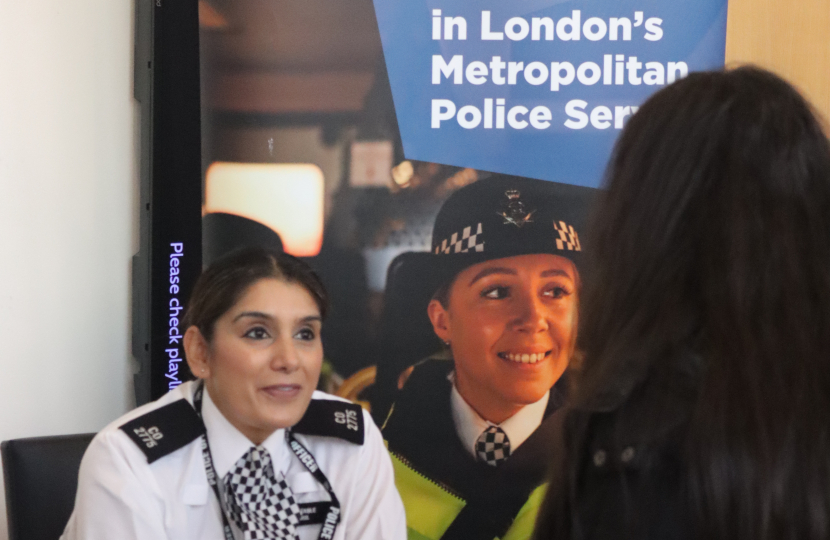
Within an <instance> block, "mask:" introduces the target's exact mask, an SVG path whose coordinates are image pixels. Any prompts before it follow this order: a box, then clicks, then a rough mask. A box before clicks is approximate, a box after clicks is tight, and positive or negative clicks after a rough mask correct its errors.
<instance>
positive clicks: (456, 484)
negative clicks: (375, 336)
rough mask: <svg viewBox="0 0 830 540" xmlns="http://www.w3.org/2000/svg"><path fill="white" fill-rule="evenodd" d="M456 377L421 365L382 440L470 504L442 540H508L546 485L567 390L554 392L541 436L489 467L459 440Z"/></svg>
mask: <svg viewBox="0 0 830 540" xmlns="http://www.w3.org/2000/svg"><path fill="white" fill-rule="evenodd" d="M452 369H453V363H452V362H451V361H446V360H427V361H425V362H422V363H421V364H418V365H417V367H416V368H415V370H414V371H413V372H412V375H411V376H410V377H409V379H408V380H407V382H406V385H405V386H404V388H403V390H402V391H401V392H400V395H399V396H398V398H397V399H396V401H395V404H394V406H393V408H392V412H391V413H390V416H389V418H388V419H387V421H386V423H385V425H384V427H383V436H384V438H385V439H386V441H387V442H388V444H389V450H390V452H393V453H395V454H396V455H398V456H399V457H401V458H402V459H403V460H405V461H406V462H407V463H408V464H409V465H411V466H412V468H414V469H415V470H416V471H418V472H419V473H421V474H422V475H424V476H426V477H427V478H429V479H431V480H432V481H434V482H436V483H438V484H439V485H441V486H442V487H444V488H445V489H447V490H448V491H450V492H451V493H454V494H456V495H458V496H459V497H460V498H462V499H464V500H465V501H466V502H467V504H466V506H465V507H464V509H463V510H462V511H461V513H460V514H459V515H458V517H457V518H456V519H455V521H454V522H453V524H452V525H451V526H450V528H449V529H448V530H447V532H446V533H445V534H444V536H443V540H450V539H459V540H460V539H463V540H492V539H493V538H494V537H496V536H498V537H500V536H502V534H503V533H504V532H505V531H506V530H507V529H508V528H509V527H510V524H511V523H512V521H513V518H515V516H516V514H517V513H518V511H519V510H520V509H521V507H522V505H524V503H525V502H526V501H527V498H528V496H529V495H530V493H531V492H532V491H533V490H534V489H536V488H537V487H539V486H540V485H541V484H543V483H544V482H545V480H546V477H547V474H546V473H547V469H548V463H549V452H550V448H551V445H552V444H553V439H554V438H555V437H556V428H557V425H556V423H555V422H554V416H553V414H552V413H553V412H554V411H555V410H557V409H558V408H559V407H561V405H562V404H563V402H564V387H565V382H564V381H562V382H561V383H557V385H556V386H555V387H554V389H553V390H552V391H551V397H550V400H549V401H548V407H547V409H546V410H545V419H544V420H543V421H542V424H541V425H540V426H539V427H538V428H537V429H536V431H535V432H534V433H533V434H532V435H531V436H530V437H529V438H528V439H527V440H526V441H525V442H524V443H523V444H522V445H521V446H519V448H518V449H516V450H515V451H514V452H513V453H511V455H510V458H509V459H508V460H507V461H506V462H505V463H504V464H502V465H500V466H499V467H491V466H489V465H486V464H484V463H480V462H478V461H476V460H475V459H474V458H473V457H472V456H471V455H470V454H469V453H468V452H467V451H466V450H465V449H464V447H463V446H462V444H461V441H460V440H459V438H458V434H457V433H456V430H455V425H454V423H453V419H452V410H451V404H450V394H451V391H452V383H451V382H450V381H449V380H448V379H447V375H448V374H449V372H450V371H451V370H452ZM494 533H495V534H494Z"/></svg>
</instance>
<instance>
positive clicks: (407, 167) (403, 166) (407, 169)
mask: <svg viewBox="0 0 830 540" xmlns="http://www.w3.org/2000/svg"><path fill="white" fill-rule="evenodd" d="M413 174H415V168H414V167H413V166H412V162H411V161H409V160H407V161H402V162H400V163H398V164H397V165H396V166H395V168H394V169H392V180H393V181H394V182H395V185H397V186H398V187H401V188H403V187H406V186H408V185H409V181H410V180H412V175H413Z"/></svg>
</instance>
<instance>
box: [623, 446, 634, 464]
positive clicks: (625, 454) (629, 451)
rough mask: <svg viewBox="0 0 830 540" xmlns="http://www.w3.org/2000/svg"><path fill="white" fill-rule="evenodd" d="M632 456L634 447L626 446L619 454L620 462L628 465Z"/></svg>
mask: <svg viewBox="0 0 830 540" xmlns="http://www.w3.org/2000/svg"><path fill="white" fill-rule="evenodd" d="M634 454H635V452H634V447H632V446H628V447H626V448H625V450H623V451H622V454H620V461H622V462H623V463H628V462H630V461H631V460H632V459H634Z"/></svg>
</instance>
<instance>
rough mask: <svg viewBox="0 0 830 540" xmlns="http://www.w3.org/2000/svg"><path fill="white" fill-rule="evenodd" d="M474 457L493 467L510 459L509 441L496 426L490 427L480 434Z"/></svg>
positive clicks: (505, 434)
mask: <svg viewBox="0 0 830 540" xmlns="http://www.w3.org/2000/svg"><path fill="white" fill-rule="evenodd" d="M476 455H478V459H479V461H483V462H485V463H486V464H487V465H491V466H493V467H495V466H496V465H501V464H502V463H504V462H505V461H507V458H509V457H510V439H508V438H507V433H505V432H504V430H503V429H502V428H500V427H498V426H490V427H488V428H487V429H485V430H484V431H482V432H481V435H479V436H478V440H477V441H476Z"/></svg>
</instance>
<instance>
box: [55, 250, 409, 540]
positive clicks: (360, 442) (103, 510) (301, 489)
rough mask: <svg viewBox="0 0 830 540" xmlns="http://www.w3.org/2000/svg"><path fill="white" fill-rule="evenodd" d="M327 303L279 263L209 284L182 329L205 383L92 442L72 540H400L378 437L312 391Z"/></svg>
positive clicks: (217, 268) (244, 254)
mask: <svg viewBox="0 0 830 540" xmlns="http://www.w3.org/2000/svg"><path fill="white" fill-rule="evenodd" d="M327 310H328V301H327V295H326V291H325V289H324V288H323V285H322V283H321V282H320V280H319V278H318V277H317V275H316V274H314V272H312V271H311V268H309V266H308V265H307V264H306V263H304V262H302V261H301V260H299V259H296V258H294V257H292V256H291V255H287V254H285V253H281V252H269V251H266V250H263V249H259V248H249V249H244V250H240V251H235V252H232V253H230V254H228V255H226V256H224V257H222V258H220V259H218V260H217V261H216V262H214V263H213V264H212V265H211V266H210V267H208V269H207V270H205V271H204V272H203V273H202V275H201V276H200V277H199V279H198V280H197V282H196V285H195V286H194V289H193V293H192V295H191V298H190V302H189V305H188V309H187V314H186V316H185V319H184V326H185V327H186V328H187V331H186V333H185V335H184V349H185V353H186V358H187V364H188V366H189V368H190V370H191V371H192V372H193V374H194V375H195V376H196V377H197V379H196V380H195V381H189V382H186V383H184V384H182V385H180V386H178V387H177V388H175V389H174V390H171V391H170V392H168V393H167V394H166V395H164V396H162V397H161V398H159V399H158V400H156V401H154V402H152V403H148V404H147V405H144V406H142V407H139V408H138V409H136V410H134V411H132V412H130V413H127V414H126V415H124V416H123V417H121V418H119V419H118V420H116V421H115V422H113V423H112V424H110V425H109V426H108V427H106V428H104V429H103V430H102V431H101V432H100V433H98V434H97V435H96V436H95V438H94V439H93V440H92V443H91V444H90V446H89V448H88V449H87V451H86V454H85V455H84V458H83V462H82V463H81V470H80V475H79V480H78V492H77V496H76V499H75V509H74V511H73V514H72V517H71V518H70V520H69V524H68V525H67V527H66V531H65V532H64V535H63V537H62V538H63V539H64V540H76V539H77V540H82V539H83V540H96V539H101V540H103V539H107V540H109V539H117V540H164V539H168V540H188V539H190V540H197V539H198V540H243V539H244V540H254V539H260V538H262V539H265V538H267V539H284V540H311V539H327V540H346V539H353V540H364V539H384V540H385V539H387V538H389V539H402V538H404V537H405V535H406V532H405V522H404V518H405V516H404V510H403V506H402V505H401V500H400V497H399V496H398V493H397V492H396V491H395V485H394V479H393V473H392V466H391V464H390V462H389V456H388V454H387V453H386V449H385V447H384V445H383V441H382V439H381V436H380V432H379V430H378V429H377V428H376V427H375V425H374V424H373V423H372V420H371V418H370V417H369V415H368V413H364V412H363V411H362V410H361V408H360V407H359V406H358V405H354V404H352V403H349V402H346V401H345V400H342V399H340V398H337V397H334V396H330V395H328V394H324V393H323V392H318V391H315V388H316V387H317V380H318V378H319V376H320V367H321V365H322V362H323V346H322V343H321V341H320V332H321V331H322V325H323V318H324V317H325V316H326V312H327Z"/></svg>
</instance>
